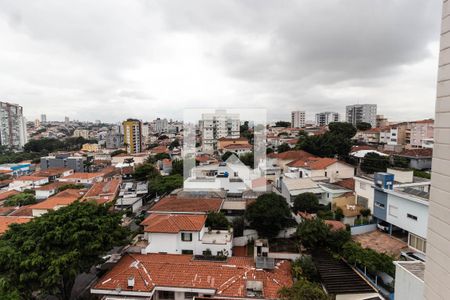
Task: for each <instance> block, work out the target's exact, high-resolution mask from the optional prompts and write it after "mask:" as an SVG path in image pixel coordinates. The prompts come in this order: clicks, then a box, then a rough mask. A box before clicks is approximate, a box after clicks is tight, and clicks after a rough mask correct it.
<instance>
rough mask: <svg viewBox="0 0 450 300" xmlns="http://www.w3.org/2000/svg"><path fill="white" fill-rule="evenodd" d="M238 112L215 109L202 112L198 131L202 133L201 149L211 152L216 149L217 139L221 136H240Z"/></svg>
mask: <svg viewBox="0 0 450 300" xmlns="http://www.w3.org/2000/svg"><path fill="white" fill-rule="evenodd" d="M240 125H241V123H240V119H239V114H231V113H227V111H226V110H216V111H215V112H214V113H207V114H202V119H201V120H200V131H201V133H202V150H203V151H204V152H208V153H212V152H214V151H215V150H217V140H218V139H220V138H223V137H226V138H236V139H237V138H239V137H240Z"/></svg>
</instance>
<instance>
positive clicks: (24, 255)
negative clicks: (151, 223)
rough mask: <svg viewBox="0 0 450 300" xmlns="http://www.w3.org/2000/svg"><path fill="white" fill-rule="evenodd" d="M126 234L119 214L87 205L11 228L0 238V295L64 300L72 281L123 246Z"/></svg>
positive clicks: (67, 297) (57, 211)
mask: <svg viewBox="0 0 450 300" xmlns="http://www.w3.org/2000/svg"><path fill="white" fill-rule="evenodd" d="M127 235H128V231H127V230H126V229H125V228H123V227H122V226H121V216H120V215H119V214H113V213H111V212H110V210H109V207H108V206H103V205H102V206H99V205H97V204H95V203H87V202H84V203H80V202H75V203H73V204H71V205H69V206H67V207H63V208H60V209H58V210H56V211H51V212H48V213H47V214H45V215H43V216H41V217H38V218H35V219H33V220H32V221H31V222H28V223H25V224H13V225H11V226H10V229H9V230H8V231H7V232H6V233H5V234H4V235H3V236H2V237H1V238H0V283H1V284H0V286H1V287H0V291H1V290H3V291H5V292H6V295H12V296H14V295H17V294H19V295H20V299H31V298H33V297H32V294H36V293H38V294H40V295H42V296H45V295H52V296H55V297H57V298H58V299H69V297H70V291H71V289H72V286H73V283H74V281H75V277H76V276H77V275H78V274H79V273H82V272H88V271H89V269H90V268H91V267H92V266H93V265H95V264H97V263H99V262H100V261H101V256H102V255H104V253H105V252H107V251H109V250H110V249H112V248H113V247H114V246H119V245H123V244H125V243H126V237H127ZM12 299H14V297H12Z"/></svg>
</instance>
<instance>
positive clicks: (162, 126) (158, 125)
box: [153, 118, 169, 133]
mask: <svg viewBox="0 0 450 300" xmlns="http://www.w3.org/2000/svg"><path fill="white" fill-rule="evenodd" d="M153 126H154V128H153V130H154V131H155V132H156V133H164V132H168V130H169V122H168V121H167V119H165V118H164V119H160V118H157V119H156V120H154V121H153Z"/></svg>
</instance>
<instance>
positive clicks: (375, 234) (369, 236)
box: [352, 230, 408, 258]
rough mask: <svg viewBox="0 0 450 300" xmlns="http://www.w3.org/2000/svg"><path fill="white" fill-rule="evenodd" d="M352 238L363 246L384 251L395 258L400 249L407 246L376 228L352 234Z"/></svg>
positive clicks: (380, 251) (398, 254)
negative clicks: (367, 231)
mask: <svg viewBox="0 0 450 300" xmlns="http://www.w3.org/2000/svg"><path fill="white" fill-rule="evenodd" d="M352 238H353V240H354V241H355V242H358V243H360V244H361V246H362V247H364V248H370V249H373V250H375V251H377V252H379V253H386V254H389V255H393V256H395V257H397V258H398V257H399V256H400V252H401V251H402V250H404V249H407V248H408V245H407V243H405V242H403V241H401V240H399V239H397V238H395V237H392V236H390V235H389V234H387V233H383V232H380V231H378V230H375V231H372V232H369V233H364V234H359V235H354V236H353V237H352Z"/></svg>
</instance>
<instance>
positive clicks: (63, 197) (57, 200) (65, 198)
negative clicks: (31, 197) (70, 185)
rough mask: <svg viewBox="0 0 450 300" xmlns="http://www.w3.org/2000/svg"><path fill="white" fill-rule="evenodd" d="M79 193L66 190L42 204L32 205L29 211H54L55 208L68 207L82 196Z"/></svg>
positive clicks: (78, 191) (79, 191)
mask: <svg viewBox="0 0 450 300" xmlns="http://www.w3.org/2000/svg"><path fill="white" fill-rule="evenodd" d="M81 193H82V191H81V190H77V189H67V190H64V191H62V192H60V193H58V194H56V195H54V196H52V197H50V198H48V199H46V200H44V201H42V202H39V203H37V204H33V205H32V206H31V209H54V208H55V207H56V206H61V205H70V204H72V203H73V202H75V201H77V200H78V198H80V197H81V196H82V194H81Z"/></svg>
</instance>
